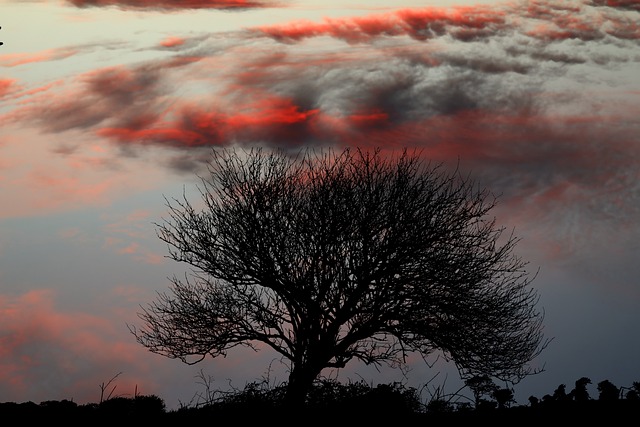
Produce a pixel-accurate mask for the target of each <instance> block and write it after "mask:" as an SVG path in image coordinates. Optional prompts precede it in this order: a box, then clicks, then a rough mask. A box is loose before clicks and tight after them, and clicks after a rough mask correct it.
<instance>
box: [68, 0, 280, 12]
mask: <svg viewBox="0 0 640 427" xmlns="http://www.w3.org/2000/svg"><path fill="white" fill-rule="evenodd" d="M67 1H68V2H69V3H71V4H73V5H74V6H77V7H108V6H118V7H120V8H123V9H163V10H180V9H254V8H264V7H273V6H275V4H274V3H269V2H265V1H251V0H67Z"/></svg>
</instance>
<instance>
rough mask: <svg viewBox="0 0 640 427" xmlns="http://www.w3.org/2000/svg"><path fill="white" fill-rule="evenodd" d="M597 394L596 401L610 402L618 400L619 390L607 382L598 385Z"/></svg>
mask: <svg viewBox="0 0 640 427" xmlns="http://www.w3.org/2000/svg"><path fill="white" fill-rule="evenodd" d="M598 393H599V396H598V400H602V401H605V402H611V401H613V400H618V399H619V398H620V389H619V388H618V387H616V386H615V385H614V384H613V383H612V382H611V381H609V380H604V381H600V382H599V383H598Z"/></svg>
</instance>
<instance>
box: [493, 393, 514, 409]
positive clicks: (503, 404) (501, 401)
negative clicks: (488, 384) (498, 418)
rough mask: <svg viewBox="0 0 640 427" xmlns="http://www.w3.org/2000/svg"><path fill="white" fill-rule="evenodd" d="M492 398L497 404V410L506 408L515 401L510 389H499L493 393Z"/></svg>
mask: <svg viewBox="0 0 640 427" xmlns="http://www.w3.org/2000/svg"><path fill="white" fill-rule="evenodd" d="M492 396H493V398H494V399H495V400H496V402H498V409H504V408H508V407H510V406H511V403H513V402H514V401H515V400H514V399H513V390H512V389H510V388H499V389H497V390H495V391H494V392H493V394H492Z"/></svg>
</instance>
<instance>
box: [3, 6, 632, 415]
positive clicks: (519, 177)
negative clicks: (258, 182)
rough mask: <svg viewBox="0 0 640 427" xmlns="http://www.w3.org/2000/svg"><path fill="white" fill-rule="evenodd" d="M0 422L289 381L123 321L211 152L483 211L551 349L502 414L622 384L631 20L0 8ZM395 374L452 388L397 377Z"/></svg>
mask: <svg viewBox="0 0 640 427" xmlns="http://www.w3.org/2000/svg"><path fill="white" fill-rule="evenodd" d="M0 27H1V30H0V40H1V41H2V42H3V43H4V44H3V45H2V46H0V402H7V401H15V402H23V401H34V402H36V403H39V402H41V401H45V400H61V399H69V400H73V401H75V402H78V403H88V402H97V401H98V400H99V399H100V392H101V387H100V386H101V385H103V384H105V383H106V382H108V381H109V380H110V379H111V378H112V377H114V376H116V375H118V374H119V373H121V374H120V375H119V376H118V377H117V379H116V380H115V381H114V383H112V386H113V385H116V389H115V391H114V393H115V394H116V395H129V396H131V395H133V394H134V393H135V392H136V391H137V392H138V393H139V394H155V395H158V396H160V397H162V398H163V399H164V400H165V402H166V404H167V407H168V408H169V409H175V408H177V407H179V406H181V405H183V404H188V403H189V402H190V401H193V398H194V396H195V395H196V393H198V392H203V391H204V388H203V386H202V384H199V383H200V382H201V380H200V379H199V378H198V376H199V375H200V374H201V373H204V375H206V376H207V377H209V378H211V379H212V381H213V382H212V384H211V387H213V388H220V389H228V388H229V387H230V386H231V387H236V388H242V387H243V386H244V385H245V384H246V383H247V382H250V381H255V380H259V379H262V378H263V377H264V376H265V375H268V377H269V381H270V382H272V383H275V384H277V383H280V382H282V381H285V380H286V379H287V376H286V366H285V365H284V364H283V362H281V361H280V360H279V358H278V355H277V354H275V353H274V352H271V351H269V350H266V349H265V350H263V351H261V352H259V353H253V352H250V351H236V352H232V353H231V354H230V355H229V356H228V357H227V358H225V359H220V360H218V359H216V360H213V359H207V360H206V361H205V362H202V363H201V364H198V365H195V366H186V365H184V364H183V363H182V362H180V361H177V360H170V359H167V358H165V357H163V356H159V355H156V354H153V353H150V352H149V351H148V350H147V349H146V348H144V347H142V346H141V345H139V344H138V343H137V342H136V341H135V337H133V335H132V334H131V333H130V332H129V330H128V328H127V324H139V320H138V319H137V315H136V314H137V312H138V311H139V306H140V305H146V304H147V303H150V302H152V301H153V300H154V299H155V296H156V292H164V291H166V290H167V289H168V286H169V284H170V282H169V280H168V279H167V277H168V276H173V275H178V276H179V275H182V274H183V273H184V272H186V271H187V270H188V268H187V266H185V265H182V264H178V263H176V262H174V261H171V260H169V259H167V258H166V255H168V251H167V247H166V245H165V244H164V243H162V242H161V241H160V240H159V239H158V238H157V236H156V227H155V226H154V223H157V222H161V221H162V218H165V217H166V216H167V213H168V212H167V208H166V206H165V200H164V197H165V196H166V197H169V198H171V197H180V196H181V195H182V193H183V191H185V192H186V194H187V195H188V197H190V199H191V200H192V201H194V202H196V203H197V202H198V196H197V191H196V188H195V185H196V183H197V174H198V173H202V172H203V171H204V166H205V163H204V162H205V161H206V160H207V159H208V156H209V154H210V150H211V149H212V147H233V146H237V147H252V146H256V145H261V146H266V147H284V148H290V149H294V150H298V149H303V148H307V147H309V148H321V147H344V146H353V147H356V146H358V147H381V148H383V149H385V150H390V151H392V150H398V149H402V148H403V147H415V148H419V149H421V150H422V152H423V154H424V156H425V157H426V158H428V159H429V160H432V161H434V162H442V163H443V164H444V165H445V166H446V167H447V168H453V167H456V165H459V167H460V169H461V170H462V171H463V172H464V173H469V174H470V175H471V176H472V177H473V178H474V179H475V180H477V181H478V183H479V184H481V185H482V186H484V187H486V188H488V189H490V190H491V191H492V192H493V193H495V194H496V195H497V196H498V197H499V204H498V206H497V208H496V209H495V210H494V212H493V213H494V214H495V215H496V217H497V222H498V224H500V225H503V226H505V227H506V228H507V230H509V231H510V230H511V229H513V230H515V234H516V235H517V236H518V237H520V238H521V240H520V242H519V243H518V245H517V247H516V253H517V254H518V255H520V256H521V257H522V258H524V259H525V260H527V261H529V265H528V267H529V270H530V271H531V273H532V275H533V274H536V272H537V276H536V278H535V280H534V281H533V284H532V285H533V286H534V287H535V288H536V289H537V290H538V292H539V294H540V302H539V308H540V309H541V310H544V312H545V320H544V324H545V329H544V333H545V335H546V337H548V338H553V341H552V342H551V344H550V345H549V347H548V348H547V349H546V350H545V351H544V352H543V353H542V354H541V355H540V357H539V358H538V359H536V360H535V361H534V363H533V365H534V366H536V367H539V368H542V367H544V372H542V373H540V374H538V375H536V376H532V377H529V378H526V379H525V380H523V381H522V382H521V383H519V384H517V385H516V386H515V388H514V390H515V397H516V400H517V401H518V402H519V403H522V404H526V403H528V400H527V399H528V397H529V396H531V395H534V396H537V397H539V398H541V397H542V396H543V395H544V394H551V393H552V392H553V391H554V390H555V388H556V387H557V386H558V385H559V384H566V386H567V391H569V390H571V389H572V388H573V386H574V383H575V381H576V380H577V379H579V378H580V377H585V376H586V377H588V378H590V379H591V380H592V383H593V384H592V386H591V388H590V389H589V390H590V393H591V396H592V397H594V398H597V391H596V384H597V383H598V382H600V381H602V380H605V379H607V380H610V381H611V382H613V383H614V384H615V385H617V386H624V387H628V386H631V385H632V383H633V382H634V381H640V363H638V361H639V360H640V310H639V307H640V252H639V249H640V221H639V219H640V217H639V215H640V136H639V135H640V1H638V0H592V1H556V0H547V1H525V2H519V1H509V2H505V1H485V2H478V1H470V0H467V1H464V0H451V1H444V0H443V1H418V0H342V1H338V0H185V1H181V0H57V1H48V0H41V1H38V0H35V1H21V0H0ZM410 367H411V371H410V372H409V374H408V378H406V379H404V378H402V376H401V374H400V373H399V372H397V371H393V370H389V369H383V370H382V371H381V372H380V373H378V372H377V371H376V370H375V369H373V368H370V367H364V366H361V365H357V364H353V365H349V366H348V367H347V368H346V369H344V370H343V371H340V372H338V373H331V372H327V375H333V374H337V375H339V377H338V378H339V379H341V380H344V381H347V380H349V379H351V380H355V381H357V380H360V379H364V380H366V381H367V382H370V383H374V384H376V383H388V382H391V381H404V382H405V383H406V384H407V385H409V386H416V387H421V386H423V385H424V384H425V383H427V382H428V381H430V380H431V379H432V378H433V377H434V376H435V375H436V374H437V373H438V372H440V374H439V375H438V376H436V377H435V379H433V380H432V382H431V383H430V386H443V387H444V390H445V391H447V392H455V391H456V390H457V388H458V386H459V379H458V378H457V377H456V373H455V370H454V369H453V368H452V367H451V366H449V365H446V364H442V363H437V364H436V365H435V366H434V367H431V368H429V366H427V365H426V364H425V363H424V362H423V361H422V360H420V359H419V358H417V357H415V358H413V359H412V360H411V363H410Z"/></svg>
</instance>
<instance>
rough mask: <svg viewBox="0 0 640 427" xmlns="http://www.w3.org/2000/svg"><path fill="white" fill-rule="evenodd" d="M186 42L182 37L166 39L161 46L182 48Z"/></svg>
mask: <svg viewBox="0 0 640 427" xmlns="http://www.w3.org/2000/svg"><path fill="white" fill-rule="evenodd" d="M184 42H185V40H184V39H183V38H181V37H167V38H166V39H164V40H162V41H161V42H160V46H162V47H176V46H182V45H183V44H184Z"/></svg>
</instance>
